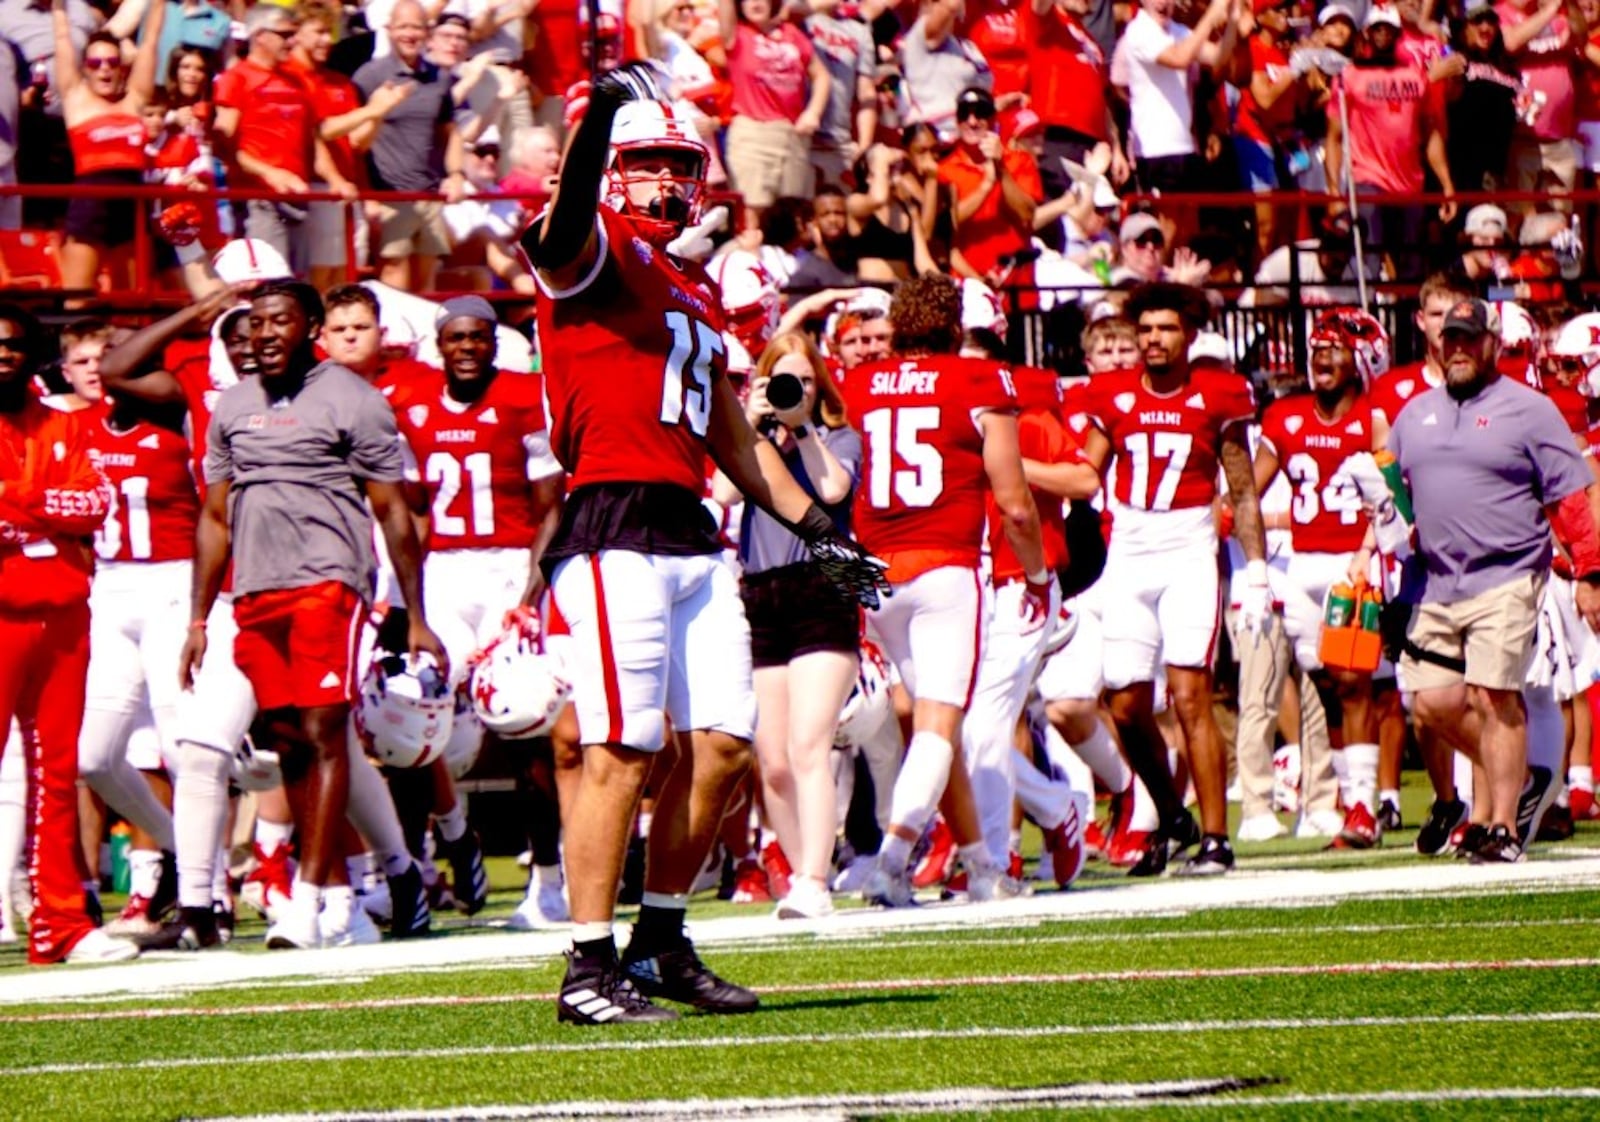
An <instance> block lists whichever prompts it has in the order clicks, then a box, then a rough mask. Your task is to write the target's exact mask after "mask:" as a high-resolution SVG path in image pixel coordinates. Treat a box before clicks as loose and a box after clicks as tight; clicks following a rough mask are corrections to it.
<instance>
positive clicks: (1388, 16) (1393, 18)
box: [1361, 4, 1400, 31]
mask: <svg viewBox="0 0 1600 1122" xmlns="http://www.w3.org/2000/svg"><path fill="white" fill-rule="evenodd" d="M1379 24H1388V25H1389V26H1390V27H1392V28H1394V29H1395V30H1396V31H1398V30H1400V13H1399V12H1398V11H1396V10H1395V9H1394V8H1390V7H1387V6H1385V5H1380V4H1374V5H1373V6H1372V7H1371V8H1369V9H1368V10H1367V22H1366V23H1364V24H1362V25H1361V26H1362V27H1364V28H1368V29H1370V28H1374V27H1377V26H1378V25H1379Z"/></svg>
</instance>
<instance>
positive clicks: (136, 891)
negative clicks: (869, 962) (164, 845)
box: [128, 849, 161, 900]
mask: <svg viewBox="0 0 1600 1122" xmlns="http://www.w3.org/2000/svg"><path fill="white" fill-rule="evenodd" d="M160 884H161V851H160V850H159V849H130V850H129V851H128V895H129V896H143V897H144V898H145V899H146V900H148V899H150V897H152V896H154V895H155V894H156V888H157V886H159V885H160Z"/></svg>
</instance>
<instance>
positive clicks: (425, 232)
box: [378, 199, 450, 261]
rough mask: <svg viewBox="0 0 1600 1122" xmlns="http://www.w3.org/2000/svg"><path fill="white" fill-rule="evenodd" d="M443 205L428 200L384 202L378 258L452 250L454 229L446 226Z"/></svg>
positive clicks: (436, 254)
mask: <svg viewBox="0 0 1600 1122" xmlns="http://www.w3.org/2000/svg"><path fill="white" fill-rule="evenodd" d="M442 211H443V204H441V203H439V202H438V201H437V200H434V199H428V200H426V201H423V202H413V203H382V204H380V205H379V207H378V225H379V233H378V257H379V258H380V259H382V260H385V261H393V260H395V259H396V258H401V257H412V256H416V257H443V256H444V255H445V254H447V253H449V252H450V231H449V230H447V229H445V225H444V218H443V217H442Z"/></svg>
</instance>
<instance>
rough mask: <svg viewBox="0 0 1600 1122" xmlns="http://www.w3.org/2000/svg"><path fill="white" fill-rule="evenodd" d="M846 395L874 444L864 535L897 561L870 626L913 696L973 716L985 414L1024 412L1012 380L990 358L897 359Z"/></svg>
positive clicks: (865, 484)
mask: <svg viewBox="0 0 1600 1122" xmlns="http://www.w3.org/2000/svg"><path fill="white" fill-rule="evenodd" d="M844 396H845V401H846V403H847V405H848V407H849V411H850V416H851V417H852V418H853V419H854V421H855V423H856V425H857V426H858V427H859V428H860V430H861V434H862V438H863V439H862V446H863V447H862V457H863V458H862V464H861V484H860V486H858V487H857V488H856V500H855V511H854V528H855V532H856V537H857V539H858V540H859V541H860V542H861V544H862V545H863V546H865V547H866V548H867V549H868V550H869V551H870V552H872V553H873V554H875V555H877V556H878V557H881V558H883V560H885V561H886V562H888V564H889V569H888V573H887V576H888V579H889V582H890V583H891V584H893V585H894V589H895V591H894V596H893V597H891V598H890V599H887V600H885V601H884V602H883V604H882V606H880V607H879V608H878V609H877V610H876V611H873V612H871V613H869V615H868V617H867V620H868V627H869V628H870V630H871V631H872V633H873V635H874V637H875V638H876V639H877V641H878V643H879V645H880V646H881V647H882V648H883V651H884V653H885V654H886V655H887V656H888V657H889V661H890V662H892V663H893V664H894V666H895V668H896V669H897V670H898V671H899V672H900V677H901V680H902V681H904V682H905V684H906V688H907V689H908V690H910V691H911V694H912V696H913V697H916V698H918V699H919V700H921V699H925V700H930V701H941V702H944V703H946V704H949V705H955V706H958V707H959V708H961V709H966V708H967V706H968V705H969V704H971V701H972V694H973V689H974V685H975V683H976V678H977V672H978V664H979V662H980V661H981V659H982V646H983V636H984V632H985V630H986V624H987V621H986V619H985V610H984V608H985V605H984V599H985V598H984V595H983V585H982V579H981V577H980V575H979V572H978V562H979V557H980V554H981V552H982V549H983V543H984V531H985V526H986V524H987V518H988V514H987V508H986V497H987V495H988V493H989V481H988V476H987V474H986V473H985V471H984V466H983V431H982V429H980V428H979V426H978V418H979V417H980V415H981V414H983V413H985V412H988V411H991V410H1003V411H1006V412H1011V411H1014V410H1015V409H1016V408H1017V395H1016V388H1015V386H1014V385H1013V382H1012V378H1011V372H1010V371H1009V370H1008V369H1006V368H1005V367H1004V366H1002V365H1001V364H999V363H996V362H992V361H988V360H984V359H971V358H957V357H954V356H934V357H930V358H922V359H915V358H911V359H890V360H887V361H884V362H879V363H873V364H871V365H867V366H862V367H858V368H857V369H855V370H852V371H851V372H850V379H849V381H847V382H846V383H845V386H844Z"/></svg>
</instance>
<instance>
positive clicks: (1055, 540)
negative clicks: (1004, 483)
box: [988, 366, 1083, 585]
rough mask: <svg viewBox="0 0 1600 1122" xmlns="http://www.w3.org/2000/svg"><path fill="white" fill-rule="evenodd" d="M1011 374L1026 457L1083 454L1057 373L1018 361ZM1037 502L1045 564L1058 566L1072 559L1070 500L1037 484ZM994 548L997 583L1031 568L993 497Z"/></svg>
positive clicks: (1054, 460) (1054, 459)
mask: <svg viewBox="0 0 1600 1122" xmlns="http://www.w3.org/2000/svg"><path fill="white" fill-rule="evenodd" d="M1011 377H1012V380H1013V382H1014V383H1015V385H1016V387H1017V405H1018V406H1019V407H1020V408H1021V410H1022V412H1021V413H1019V414H1018V415H1017V446H1018V448H1019V449H1020V450H1021V452H1022V458H1023V459H1025V460H1036V461H1038V462H1039V463H1042V464H1061V463H1070V462H1075V461H1080V460H1082V459H1083V445H1081V444H1079V443H1078V438H1077V437H1075V436H1073V435H1072V433H1071V432H1070V431H1068V429H1067V426H1066V425H1065V424H1064V423H1063V422H1062V420H1061V413H1060V410H1061V385H1060V382H1058V381H1057V379H1056V376H1055V374H1054V373H1053V372H1052V371H1049V370H1039V369H1037V368H1035V367H1031V366H1017V367H1013V368H1012V371H1011ZM1033 499H1034V503H1035V504H1036V505H1037V506H1038V508H1039V538H1040V540H1041V541H1042V542H1043V544H1044V560H1045V565H1046V566H1047V567H1048V568H1049V569H1050V570H1051V571H1054V570H1056V569H1058V568H1060V567H1061V565H1062V564H1063V563H1064V562H1065V561H1066V559H1067V518H1066V504H1065V503H1063V502H1062V500H1060V499H1058V498H1056V497H1055V496H1054V495H1050V494H1047V493H1045V492H1044V491H1041V490H1039V489H1038V488H1034V491H1033ZM988 506H989V554H990V559H991V564H992V566H993V569H994V583H995V584H996V585H998V584H1000V583H1002V582H1004V581H1008V580H1016V579H1017V578H1019V577H1022V576H1025V575H1026V574H1025V573H1024V571H1023V568H1022V562H1021V561H1019V560H1017V552H1016V550H1014V549H1012V548H1011V540H1010V539H1009V538H1007V537H1006V532H1005V527H1004V526H1003V525H1002V524H1001V521H1000V509H999V507H998V505H997V504H996V503H995V502H994V498H993V496H990V500H989V504H988Z"/></svg>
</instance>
